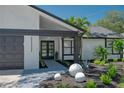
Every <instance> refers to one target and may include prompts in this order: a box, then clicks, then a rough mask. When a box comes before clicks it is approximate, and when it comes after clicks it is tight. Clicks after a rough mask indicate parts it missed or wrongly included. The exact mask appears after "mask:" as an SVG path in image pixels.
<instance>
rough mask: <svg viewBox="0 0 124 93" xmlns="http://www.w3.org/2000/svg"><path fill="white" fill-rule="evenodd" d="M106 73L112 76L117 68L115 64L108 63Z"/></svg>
mask: <svg viewBox="0 0 124 93" xmlns="http://www.w3.org/2000/svg"><path fill="white" fill-rule="evenodd" d="M107 74H108V75H109V76H110V77H111V78H114V77H115V76H116V74H117V68H116V66H115V65H113V64H110V65H109V68H108V72H107Z"/></svg>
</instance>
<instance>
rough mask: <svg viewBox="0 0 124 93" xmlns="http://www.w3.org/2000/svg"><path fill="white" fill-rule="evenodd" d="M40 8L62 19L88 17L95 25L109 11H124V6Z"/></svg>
mask: <svg viewBox="0 0 124 93" xmlns="http://www.w3.org/2000/svg"><path fill="white" fill-rule="evenodd" d="M38 7H39V8H42V9H44V10H46V11H48V12H50V13H52V14H54V15H56V16H58V17H60V18H62V19H67V18H70V17H71V16H75V17H87V19H88V21H90V22H91V23H95V22H96V21H97V20H99V19H101V18H102V17H104V16H105V14H106V13H107V12H108V11H112V10H119V11H124V5H122V6H121V5H109V6H107V5H99V6H98V5H38Z"/></svg>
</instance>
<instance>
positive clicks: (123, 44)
mask: <svg viewBox="0 0 124 93" xmlns="http://www.w3.org/2000/svg"><path fill="white" fill-rule="evenodd" d="M113 48H114V49H115V50H116V51H118V52H119V53H120V58H123V49H124V40H123V39H116V40H114V42H113Z"/></svg>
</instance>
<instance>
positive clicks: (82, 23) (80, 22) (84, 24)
mask: <svg viewBox="0 0 124 93" xmlns="http://www.w3.org/2000/svg"><path fill="white" fill-rule="evenodd" d="M66 22H69V23H70V24H72V25H74V26H77V27H79V28H81V29H83V30H84V31H85V34H86V35H89V34H90V33H89V25H90V22H89V21H88V20H87V18H86V17H82V18H81V17H77V18H76V17H74V16H72V17H70V18H69V19H66ZM83 34H84V32H83V31H82V33H80V35H79V40H80V41H79V42H82V41H81V40H82V39H81V38H82V36H83ZM81 47H82V45H81V43H80V59H81V56H82V51H81V50H82V49H81Z"/></svg>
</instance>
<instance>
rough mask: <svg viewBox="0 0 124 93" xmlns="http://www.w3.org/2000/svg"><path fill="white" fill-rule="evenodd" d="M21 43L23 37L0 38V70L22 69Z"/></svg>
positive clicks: (22, 52) (22, 49) (22, 50)
mask: <svg viewBox="0 0 124 93" xmlns="http://www.w3.org/2000/svg"><path fill="white" fill-rule="evenodd" d="M23 42H24V37H23V36H0V69H23V68H24V47H23Z"/></svg>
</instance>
